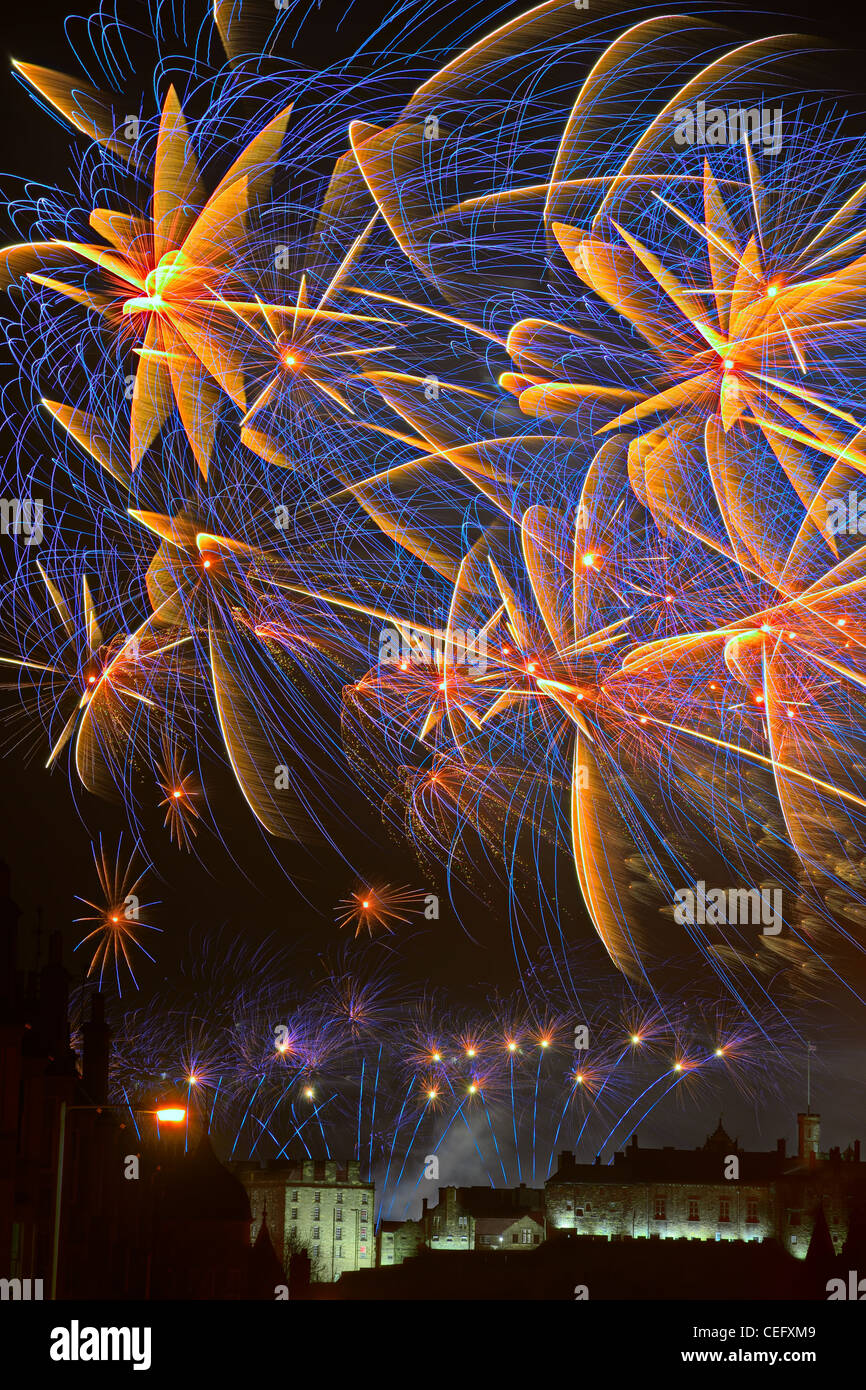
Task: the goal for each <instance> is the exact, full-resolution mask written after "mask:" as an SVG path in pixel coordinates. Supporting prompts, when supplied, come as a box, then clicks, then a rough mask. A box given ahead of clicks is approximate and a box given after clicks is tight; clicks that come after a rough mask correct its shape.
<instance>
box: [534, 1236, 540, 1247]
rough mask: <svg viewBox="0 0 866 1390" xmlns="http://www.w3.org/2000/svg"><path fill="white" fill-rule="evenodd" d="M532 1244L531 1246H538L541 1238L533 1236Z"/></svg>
mask: <svg viewBox="0 0 866 1390" xmlns="http://www.w3.org/2000/svg"><path fill="white" fill-rule="evenodd" d="M532 1244H533V1245H540V1244H541V1236H533V1237H532Z"/></svg>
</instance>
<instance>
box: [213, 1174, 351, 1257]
mask: <svg viewBox="0 0 866 1390" xmlns="http://www.w3.org/2000/svg"><path fill="white" fill-rule="evenodd" d="M231 1167H232V1170H233V1172H235V1173H236V1174H237V1176H238V1177H239V1178H240V1180H241V1182H242V1183H243V1185H244V1187H245V1188H246V1191H247V1193H248V1195H249V1199H250V1205H251V1207H252V1213H253V1236H254V1237H255V1235H256V1233H257V1232H258V1229H259V1227H260V1225H261V1222H262V1221H263V1220H264V1219H265V1217H267V1223H268V1229H269V1231H270V1233H271V1239H272V1240H273V1243H274V1246H275V1248H276V1251H277V1254H278V1256H279V1257H280V1259H281V1261H282V1264H283V1266H284V1268H286V1269H289V1267H290V1264H291V1260H292V1257H293V1256H294V1255H297V1254H298V1253H299V1252H301V1251H305V1252H306V1253H307V1254H308V1255H309V1258H310V1261H311V1265H312V1268H311V1278H312V1280H313V1282H314V1283H333V1281H334V1280H336V1279H339V1277H340V1275H341V1274H345V1273H346V1272H347V1271H348V1270H355V1269H372V1268H373V1267H374V1265H375V1262H376V1234H375V1228H374V1227H375V1215H374V1206H375V1187H374V1185H373V1183H372V1182H366V1181H364V1180H363V1179H362V1178H361V1166H360V1164H359V1163H358V1162H357V1161H356V1160H351V1159H350V1160H349V1161H348V1162H346V1163H337V1162H335V1161H333V1160H330V1159H329V1160H325V1161H317V1160H313V1159H300V1160H294V1159H278V1160H274V1161H272V1162H269V1163H267V1164H265V1165H264V1166H260V1165H259V1164H256V1163H253V1162H248V1161H242V1162H238V1163H233V1164H232V1165H231Z"/></svg>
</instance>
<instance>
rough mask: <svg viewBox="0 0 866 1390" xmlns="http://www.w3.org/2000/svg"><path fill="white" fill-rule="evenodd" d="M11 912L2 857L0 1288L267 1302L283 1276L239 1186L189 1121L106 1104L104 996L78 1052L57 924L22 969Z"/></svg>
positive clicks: (5, 1293)
mask: <svg viewBox="0 0 866 1390" xmlns="http://www.w3.org/2000/svg"><path fill="white" fill-rule="evenodd" d="M19 916H20V913H19V911H18V908H17V906H16V904H15V903H14V901H13V899H12V897H11V894H10V886H9V870H8V868H7V867H6V866H5V865H4V864H2V863H0V1296H2V1297H3V1298H7V1297H12V1298H15V1297H24V1296H26V1294H27V1292H30V1291H32V1290H33V1289H34V1288H38V1289H39V1290H40V1295H37V1296H42V1297H44V1298H48V1297H49V1296H50V1291H51V1286H52V1280H53V1277H54V1276H55V1275H56V1296H57V1298H59V1299H65V1298H73V1299H130V1298H134V1299H138V1298H199V1299H203V1298H224V1299H237V1298H240V1299H247V1298H268V1299H273V1298H274V1297H275V1296H277V1295H276V1289H277V1287H278V1286H281V1285H285V1283H286V1276H285V1274H284V1273H283V1270H282V1265H281V1263H280V1261H279V1259H278V1257H277V1255H276V1252H275V1251H274V1249H273V1246H272V1244H271V1242H270V1236H269V1234H268V1232H267V1230H264V1232H262V1231H261V1230H260V1231H259V1232H258V1238H257V1239H256V1241H255V1244H253V1243H252V1242H251V1227H252V1212H251V1210H250V1205H249V1200H248V1198H247V1195H246V1192H245V1190H244V1188H243V1186H242V1184H241V1183H240V1182H239V1181H238V1179H237V1178H236V1177H234V1176H233V1175H232V1174H231V1173H229V1171H228V1170H227V1169H226V1168H225V1167H224V1166H223V1165H222V1164H221V1163H220V1162H219V1160H218V1159H217V1157H216V1155H215V1153H214V1152H213V1149H212V1147H211V1144H210V1140H209V1139H208V1137H207V1135H201V1134H197V1133H196V1131H195V1126H194V1125H193V1124H191V1125H188V1126H182V1127H181V1128H180V1131H179V1132H178V1131H176V1130H175V1131H172V1130H169V1129H168V1128H167V1127H166V1128H164V1129H163V1130H162V1133H161V1135H160V1136H159V1138H157V1135H156V1126H155V1123H154V1121H153V1119H152V1117H144V1118H143V1120H142V1123H141V1125H140V1126H139V1125H138V1124H137V1122H136V1121H135V1120H134V1119H133V1117H132V1115H131V1114H130V1112H129V1111H128V1110H122V1109H120V1108H117V1107H113V1106H112V1105H110V1104H109V1102H108V1064H109V1053H110V1044H111V1035H110V1030H109V1028H108V1024H107V1022H106V1019H105V1011H104V1001H103V999H102V996H101V994H99V993H96V992H94V993H92V994H91V997H90V1012H89V1018H88V1020H87V1021H86V1022H85V1023H84V1024H83V1026H82V1028H81V1053H80V1055H78V1054H76V1053H75V1052H74V1051H73V1050H72V1048H71V1047H70V1042H69V1037H70V1034H69V974H68V972H67V971H66V969H65V968H64V965H63V948H62V947H63V943H62V937H61V934H60V932H57V931H55V932H52V933H51V934H50V935H49V938H48V958H47V961H46V962H45V964H39V963H38V962H37V967H36V968H35V969H33V970H31V971H29V972H28V971H25V970H22V969H21V968H20V965H19V951H18V919H19ZM64 1110H65V1124H63V1123H62V1117H63V1115H64ZM148 1119H149V1121H150V1123H149V1124H148V1123H147V1120H148ZM62 1128H63V1130H64V1133H65V1141H64V1144H63V1163H62V1176H61V1181H60V1182H59V1183H58V1176H59V1174H60V1162H59V1160H60V1154H61V1145H60V1136H61V1129H62ZM58 1188H59V1195H60V1204H59V1210H60V1221H59V1225H57V1223H56V1212H57V1208H58V1202H57V1198H58ZM55 1229H56V1234H57V1236H58V1239H57V1243H56V1245H57V1261H56V1269H55V1260H54V1250H55ZM27 1281H30V1282H29V1284H28V1282H27ZM38 1281H41V1283H39V1282H38Z"/></svg>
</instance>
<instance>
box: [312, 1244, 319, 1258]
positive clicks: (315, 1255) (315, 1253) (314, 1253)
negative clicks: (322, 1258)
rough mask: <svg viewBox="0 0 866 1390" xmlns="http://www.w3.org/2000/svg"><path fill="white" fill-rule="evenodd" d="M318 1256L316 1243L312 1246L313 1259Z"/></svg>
mask: <svg viewBox="0 0 866 1390" xmlns="http://www.w3.org/2000/svg"><path fill="white" fill-rule="evenodd" d="M318 1258H319V1247H318V1245H314V1246H313V1259H314V1260H317V1259H318Z"/></svg>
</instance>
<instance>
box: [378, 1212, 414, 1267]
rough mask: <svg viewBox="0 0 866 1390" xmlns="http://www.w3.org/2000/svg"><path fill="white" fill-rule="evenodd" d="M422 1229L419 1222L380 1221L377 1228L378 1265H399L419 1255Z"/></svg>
mask: <svg viewBox="0 0 866 1390" xmlns="http://www.w3.org/2000/svg"><path fill="white" fill-rule="evenodd" d="M423 1247H424V1227H423V1226H422V1224H421V1222H420V1221H382V1222H381V1223H380V1226H379V1239H378V1264H379V1265H380V1266H382V1267H384V1266H385V1265H401V1264H402V1263H403V1261H404V1260H411V1259H412V1258H413V1256H415V1255H418V1254H420V1252H421V1250H422V1249H423Z"/></svg>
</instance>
